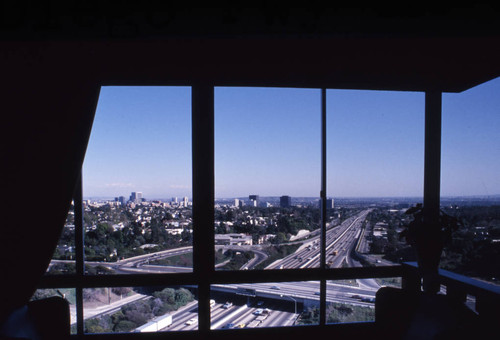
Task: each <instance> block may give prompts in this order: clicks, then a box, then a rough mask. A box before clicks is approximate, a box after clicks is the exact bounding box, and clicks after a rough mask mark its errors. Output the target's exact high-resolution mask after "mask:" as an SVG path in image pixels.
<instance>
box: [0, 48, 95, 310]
mask: <svg viewBox="0 0 500 340" xmlns="http://www.w3.org/2000/svg"><path fill="white" fill-rule="evenodd" d="M0 60H1V61H0V69H1V71H0V72H1V74H2V77H1V79H0V82H1V84H2V85H1V92H0V93H1V98H2V99H1V101H0V103H1V104H0V110H1V112H2V154H1V155H2V156H1V157H2V158H1V159H2V173H3V176H2V183H3V185H2V187H3V191H4V192H5V195H3V197H2V201H3V202H2V205H1V206H2V213H1V215H2V218H1V220H0V225H1V234H0V235H1V244H2V246H1V247H0V259H1V268H2V269H1V270H2V278H3V280H2V289H1V291H0V306H1V308H2V312H4V311H7V310H9V309H10V308H11V307H12V306H17V305H21V304H23V303H26V302H27V300H28V299H29V298H30V296H31V294H32V293H33V292H34V288H35V285H36V284H37V282H38V280H39V277H40V276H41V275H42V274H43V273H44V272H45V270H46V268H47V266H48V263H49V261H50V259H51V257H52V253H53V252H54V249H55V246H56V244H57V240H58V238H59V234H60V232H61V230H62V227H63V225H64V221H65V219H66V214H67V211H68V209H69V205H70V203H71V197H72V193H73V188H74V185H75V182H76V179H77V176H78V174H79V170H80V168H81V164H82V161H83V156H84V151H85V147H86V143H87V139H88V136H89V133H90V128H91V122H92V118H93V114H94V110H95V105H96V103H97V98H98V94H99V87H98V86H97V85H96V83H95V82H94V81H90V80H89V78H88V76H86V75H85V74H84V73H82V72H81V70H80V69H79V67H78V64H79V62H80V61H78V60H67V61H63V60H60V59H57V58H53V57H52V56H50V55H48V54H46V53H45V50H44V48H43V47H38V48H33V47H32V46H29V45H22V46H17V47H16V48H10V49H8V50H2V53H1V59H0Z"/></svg>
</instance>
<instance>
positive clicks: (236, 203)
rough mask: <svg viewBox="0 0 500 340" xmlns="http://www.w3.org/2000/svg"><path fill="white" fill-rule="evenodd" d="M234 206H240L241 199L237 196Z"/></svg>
mask: <svg viewBox="0 0 500 340" xmlns="http://www.w3.org/2000/svg"><path fill="white" fill-rule="evenodd" d="M234 206H235V207H238V208H239V207H240V200H239V199H237V198H235V199H234Z"/></svg>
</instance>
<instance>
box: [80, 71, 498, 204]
mask: <svg viewBox="0 0 500 340" xmlns="http://www.w3.org/2000/svg"><path fill="white" fill-rule="evenodd" d="M498 93H500V78H497V79H495V80H492V81H490V82H487V83H485V84H483V85H480V86H477V87H475V88H472V89H470V90H469V91H466V92H464V93H459V94H448V93H444V94H443V104H442V107H443V124H442V168H441V169H442V170H441V171H442V180H441V182H442V184H441V192H442V195H443V196H462V195H463V196H470V195H485V196H488V195H495V194H498V193H500V179H499V178H498V176H497V174H498V169H499V168H500V164H499V159H498V157H494V156H492V155H497V154H498V152H499V151H500V137H499V136H498V133H497V132H498V131H499V130H500V115H498V110H499V108H500V97H499V96H497V94H498ZM320 94H321V91H320V90H319V89H290V88H228V87H217V88H216V89H215V171H216V178H215V193H216V197H217V198H224V197H225V198H229V197H246V196H248V195H249V194H259V195H261V196H281V195H290V196H293V197H318V196H319V191H320V112H321V108H320ZM423 112H424V94H423V93H419V92H386V91H356V90H327V157H328V159H327V175H328V180H327V194H328V196H332V197H393V196H396V197H408V196H411V197H421V196H422V191H423V175H422V174H423V166H424V160H423V155H424V114H423ZM190 124H191V97H190V88H189V87H102V89H101V93H100V98H99V102H98V107H97V110H96V115H95V120H94V124H93V129H92V134H91V137H90V141H89V145H88V149H87V153H86V157H85V162H84V167H83V181H84V182H83V188H84V192H83V194H84V196H85V197H116V196H126V197H128V196H129V195H130V192H132V191H140V192H143V194H144V197H145V198H147V199H153V198H165V199H170V198H171V197H175V196H178V197H184V196H187V197H190V198H191V196H192V193H191V186H192V184H191V172H192V171H191V125H190Z"/></svg>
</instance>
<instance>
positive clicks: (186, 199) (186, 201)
mask: <svg viewBox="0 0 500 340" xmlns="http://www.w3.org/2000/svg"><path fill="white" fill-rule="evenodd" d="M182 201H183V202H184V206H185V207H187V206H188V202H189V200H188V198H187V197H184V198H183V199H182Z"/></svg>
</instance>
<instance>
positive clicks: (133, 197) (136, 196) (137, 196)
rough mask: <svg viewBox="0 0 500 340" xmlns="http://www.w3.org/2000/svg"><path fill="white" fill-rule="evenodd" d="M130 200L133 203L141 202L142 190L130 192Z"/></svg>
mask: <svg viewBox="0 0 500 340" xmlns="http://www.w3.org/2000/svg"><path fill="white" fill-rule="evenodd" d="M130 201H131V202H133V203H141V202H142V192H139V191H137V192H132V193H131V194H130Z"/></svg>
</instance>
